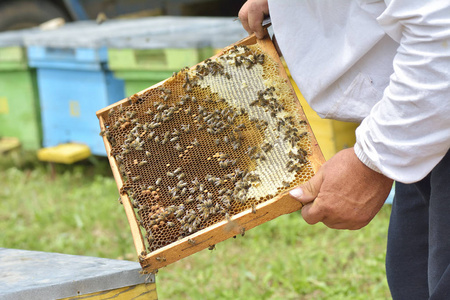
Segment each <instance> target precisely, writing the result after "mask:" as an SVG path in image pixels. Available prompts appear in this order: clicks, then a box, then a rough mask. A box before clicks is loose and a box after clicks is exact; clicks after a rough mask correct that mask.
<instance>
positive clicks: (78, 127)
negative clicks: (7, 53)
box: [25, 22, 124, 155]
mask: <svg viewBox="0 0 450 300" xmlns="http://www.w3.org/2000/svg"><path fill="white" fill-rule="evenodd" d="M99 29H101V30H99ZM107 34H108V33H107V32H106V30H104V28H99V27H98V25H97V24H96V23H95V22H80V23H75V24H70V25H66V26H64V27H63V28H60V29H57V30H53V31H42V32H38V33H34V34H32V35H29V36H27V37H25V43H26V45H27V46H28V49H27V55H28V62H29V65H30V66H31V67H35V68H36V69H37V82H38V89H39V97H40V106H41V119H42V130H43V145H44V147H53V146H56V145H59V144H63V143H68V142H75V143H82V144H86V145H87V146H89V148H90V150H91V153H93V154H96V155H106V153H105V149H104V146H103V142H102V139H101V138H100V137H99V135H98V133H99V130H98V120H97V118H96V116H95V112H96V111H97V110H99V109H100V108H103V107H105V106H107V105H109V104H112V103H114V102H116V101H118V100H120V99H123V98H124V83H123V81H122V80H119V79H116V78H115V77H114V76H113V73H112V72H111V71H109V69H108V64H107V49H106V47H104V46H102V42H101V41H102V40H103V39H104V37H105V36H106V35H107Z"/></svg>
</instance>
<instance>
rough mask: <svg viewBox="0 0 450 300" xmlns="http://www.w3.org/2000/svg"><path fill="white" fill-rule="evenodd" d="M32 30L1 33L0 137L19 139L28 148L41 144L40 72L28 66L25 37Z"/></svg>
mask: <svg viewBox="0 0 450 300" xmlns="http://www.w3.org/2000/svg"><path fill="white" fill-rule="evenodd" d="M27 33H28V34H29V33H30V31H29V30H21V31H10V32H4V33H1V34H0V138H4V137H6V138H17V139H18V140H19V141H20V143H21V145H22V147H23V148H24V149H27V150H37V149H39V148H40V146H41V140H42V131H41V121H40V111H39V97H38V89H37V83H36V71H35V70H34V69H30V68H29V67H28V65H27V59H26V50H25V48H24V47H23V46H22V45H23V42H22V37H23V36H24V35H25V34H27Z"/></svg>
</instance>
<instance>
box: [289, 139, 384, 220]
mask: <svg viewBox="0 0 450 300" xmlns="http://www.w3.org/2000/svg"><path fill="white" fill-rule="evenodd" d="M392 182H393V181H392V179H390V178H388V177H386V176H384V175H383V174H381V173H378V172H375V171H373V170H372V169H370V168H369V167H367V166H366V165H365V164H363V163H362V162H361V161H360V160H359V159H358V157H357V156H356V154H355V152H354V150H353V148H348V149H345V150H342V151H340V152H338V153H337V154H336V155H335V156H333V157H332V158H331V159H330V160H328V161H327V162H326V163H324V164H323V166H322V167H321V168H320V169H319V170H318V171H317V173H316V175H314V177H312V178H311V179H310V180H309V181H308V182H306V183H305V184H303V185H301V186H300V187H298V188H296V189H294V190H292V191H291V192H290V194H291V196H293V197H294V198H296V199H297V200H298V201H300V202H301V203H302V204H303V205H304V206H303V208H302V216H303V219H304V220H305V221H306V222H307V223H308V224H316V223H318V222H323V223H324V224H325V225H326V226H328V227H330V228H335V229H360V228H362V227H364V226H366V225H367V224H369V222H370V221H371V220H372V219H373V217H375V215H376V214H377V213H378V211H379V210H380V209H381V207H382V206H383V204H384V202H385V200H386V198H387V196H388V195H389V192H390V190H391V187H392Z"/></svg>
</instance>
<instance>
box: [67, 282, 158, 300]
mask: <svg viewBox="0 0 450 300" xmlns="http://www.w3.org/2000/svg"><path fill="white" fill-rule="evenodd" d="M76 299H89V300H106V299H117V300H129V299H138V300H139V299H142V300H144V299H145V300H158V295H157V293H156V284H155V283H143V284H138V285H133V286H127V287H123V288H119V289H114V290H109V291H101V292H96V293H92V294H87V295H79V296H75V297H69V298H61V300H76Z"/></svg>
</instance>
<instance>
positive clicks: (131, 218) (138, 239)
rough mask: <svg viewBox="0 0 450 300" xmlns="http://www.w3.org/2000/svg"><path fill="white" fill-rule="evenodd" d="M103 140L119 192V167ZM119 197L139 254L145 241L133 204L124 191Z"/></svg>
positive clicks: (101, 124) (109, 147)
mask: <svg viewBox="0 0 450 300" xmlns="http://www.w3.org/2000/svg"><path fill="white" fill-rule="evenodd" d="M99 120H100V127H101V129H102V130H105V123H104V119H103V117H102V116H99ZM103 142H104V143H105V148H106V153H107V154H108V160H109V163H110V165H111V170H112V173H113V176H114V179H115V181H116V184H117V188H118V189H119V193H121V191H122V187H123V181H122V177H121V176H120V171H119V167H118V165H117V162H116V159H115V158H114V157H113V156H112V155H110V153H111V145H110V144H109V143H108V140H107V139H106V137H105V136H104V137H103ZM120 197H121V200H122V205H123V207H124V209H125V213H126V215H127V220H128V224H129V225H130V229H131V235H132V236H133V242H134V247H135V248H136V252H137V254H138V255H141V253H143V252H145V243H144V239H143V238H142V233H141V230H140V228H139V223H138V221H137V218H136V214H135V213H134V210H133V205H132V204H131V200H130V197H128V195H127V194H126V193H121V194H120Z"/></svg>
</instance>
